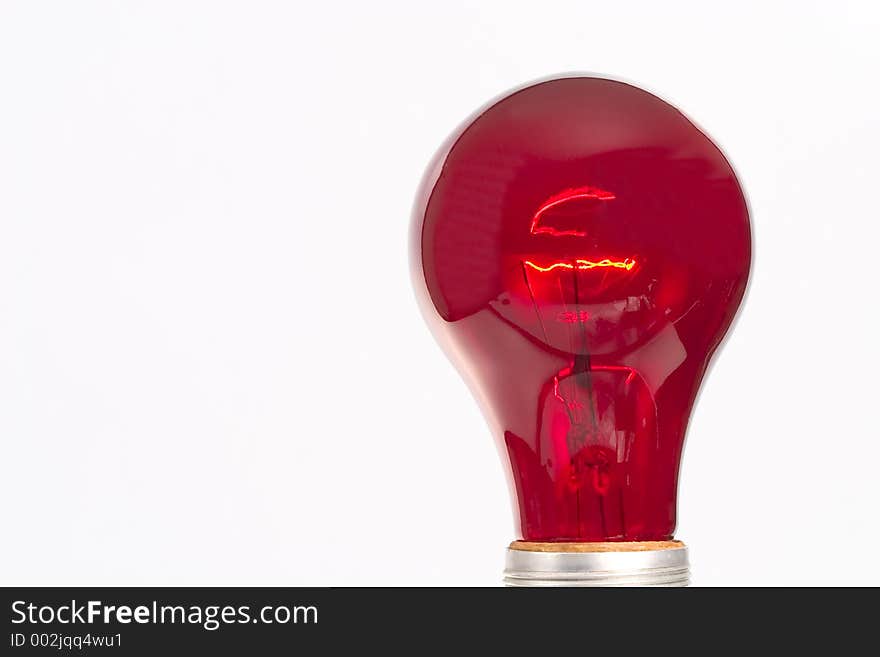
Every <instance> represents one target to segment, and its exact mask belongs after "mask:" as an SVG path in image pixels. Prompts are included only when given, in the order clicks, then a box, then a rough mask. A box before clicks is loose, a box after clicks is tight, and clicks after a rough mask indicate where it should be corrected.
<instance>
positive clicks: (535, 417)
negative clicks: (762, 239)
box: [413, 77, 751, 541]
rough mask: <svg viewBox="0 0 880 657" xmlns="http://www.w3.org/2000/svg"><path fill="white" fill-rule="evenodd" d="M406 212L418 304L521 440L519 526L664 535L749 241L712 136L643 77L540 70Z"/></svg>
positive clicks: (498, 424) (744, 216) (484, 117)
mask: <svg viewBox="0 0 880 657" xmlns="http://www.w3.org/2000/svg"><path fill="white" fill-rule="evenodd" d="M413 228H414V230H413V277H414V282H415V285H416V289H417V290H418V291H419V293H420V300H421V302H422V306H423V311H424V313H425V315H426V317H427V318H428V322H429V324H430V325H431V326H432V329H433V330H434V332H435V335H436V336H437V338H438V340H439V341H440V343H441V345H443V346H444V348H445V349H446V350H447V352H448V353H449V354H450V357H451V358H452V359H453V361H454V362H455V363H456V365H457V366H458V367H459V369H460V371H461V372H462V374H463V376H464V377H465V379H466V380H467V381H468V383H469V385H470V386H471V389H472V390H473V392H474V394H475V396H476V397H477V399H478V400H479V401H480V403H481V405H482V407H483V410H484V412H485V414H486V416H487V419H488V420H489V423H490V425H491V427H492V428H493V430H494V432H495V433H496V435H497V437H498V439H499V440H500V441H502V445H503V449H504V451H505V452H506V454H507V456H508V457H509V473H510V475H511V481H512V483H513V486H514V489H515V499H516V500H517V502H518V510H519V518H520V527H521V538H523V539H525V540H531V541H644V540H666V539H669V538H671V537H672V534H673V530H674V527H675V496H676V487H677V478H678V469H679V460H680V456H681V450H682V444H683V441H684V435H685V430H686V427H687V423H688V418H689V415H690V411H691V407H692V405H693V403H694V399H695V397H696V395H697V391H698V389H699V386H700V383H701V381H702V378H703V375H704V373H705V371H706V367H707V365H708V363H709V359H710V358H711V356H712V354H713V352H714V351H715V349H716V348H717V347H718V345H719V343H720V342H721V340H722V338H723V336H724V334H725V332H726V331H727V329H728V327H729V326H730V323H731V321H732V319H733V317H734V314H735V312H736V309H737V307H738V306H739V303H740V301H741V299H742V296H743V293H744V290H745V286H746V281H747V277H748V272H749V263H750V258H751V239H750V230H749V217H748V211H747V207H746V203H745V200H744V197H743V194H742V191H741V189H740V186H739V184H738V182H737V180H736V177H735V175H734V173H733V171H732V169H731V167H730V165H729V164H728V162H727V160H726V159H725V158H724V156H723V155H722V153H721V152H720V150H719V149H718V148H717V147H716V146H715V145H714V144H713V143H712V142H711V141H710V139H709V138H708V137H707V136H706V135H705V134H703V133H702V132H701V131H700V130H699V129H698V128H696V127H695V126H694V125H693V124H692V123H691V122H690V121H689V120H688V119H687V118H686V117H684V116H683V115H682V114H681V113H680V112H679V111H678V110H676V109H675V108H674V107H672V106H671V105H669V104H667V103H665V102H664V101H662V100H660V99H658V98H656V97H655V96H653V95H651V94H649V93H647V92H645V91H642V90H640V89H637V88H636V87H633V86H631V85H627V84H624V83H621V82H616V81H611V80H605V79H599V78H589V77H572V78H562V79H556V80H550V81H547V82H542V83H538V84H536V85H533V86H530V87H527V88H525V89H522V90H519V91H517V92H515V93H513V94H510V95H508V96H506V97H504V98H502V99H501V100H499V101H497V102H496V103H495V104H493V105H491V106H490V107H489V108H488V109H485V110H484V111H482V112H481V113H479V114H478V115H477V116H476V117H475V118H472V119H471V120H470V121H469V122H468V123H467V124H466V125H465V126H463V127H462V128H461V129H460V130H459V131H458V132H457V133H456V135H455V136H454V137H453V138H452V139H450V141H449V144H448V145H447V147H445V148H444V149H443V150H442V151H441V153H440V154H439V155H438V158H437V161H436V162H435V165H434V166H432V167H431V168H430V169H429V174H428V176H427V177H426V179H425V182H424V184H423V187H422V189H421V191H420V194H419V198H418V200H417V204H416V210H415V215H414V223H413Z"/></svg>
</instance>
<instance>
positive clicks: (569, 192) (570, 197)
mask: <svg viewBox="0 0 880 657" xmlns="http://www.w3.org/2000/svg"><path fill="white" fill-rule="evenodd" d="M577 199H594V200H596V201H613V200H614V199H615V196H614V194H612V193H611V192H606V191H605V190H604V189H599V188H598V187H575V188H573V189H566V190H563V191H561V192H559V193H558V194H554V195H553V196H551V197H550V198H548V199H547V200H546V201H544V204H543V205H542V206H541V207H540V208H538V211H537V212H535V216H534V217H533V218H532V226H531V229H530V232H531V234H532V235H538V234H540V233H547V234H548V235H554V236H557V237H558V236H562V235H572V236H575V237H583V236H585V235H586V234H587V233H586V231H583V230H575V229H572V230H558V229H556V228H553V227H552V226H540V225H539V224H540V221H541V215H543V214H544V213H545V212H547V210H550V209H551V208H555V207H556V206H558V205H562V204H563V203H568V202H569V201H574V200H577Z"/></svg>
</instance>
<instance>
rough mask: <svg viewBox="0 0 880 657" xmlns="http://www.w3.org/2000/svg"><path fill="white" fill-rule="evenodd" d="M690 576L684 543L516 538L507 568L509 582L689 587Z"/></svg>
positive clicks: (535, 584) (505, 569)
mask: <svg viewBox="0 0 880 657" xmlns="http://www.w3.org/2000/svg"><path fill="white" fill-rule="evenodd" d="M689 579H690V568H689V565H688V551H687V547H685V545H684V543H682V542H681V541H621V542H607V543H535V542H530V541H514V542H513V543H511V544H510V547H508V549H507V559H506V564H505V568H504V583H505V585H507V586H532V587H546V586H687V585H688V583H689Z"/></svg>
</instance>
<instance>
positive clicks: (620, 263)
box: [524, 258, 636, 271]
mask: <svg viewBox="0 0 880 657" xmlns="http://www.w3.org/2000/svg"><path fill="white" fill-rule="evenodd" d="M524 262H525V264H526V265H528V266H529V267H531V268H532V269H534V270H535V271H553V270H554V269H580V270H584V269H596V268H597V267H613V268H615V269H625V270H626V271H630V270H631V269H632V268H633V267H635V266H636V261H635V260H633V259H632V258H627V259H626V260H611V259H609V258H603V259H602V260H599V261H598V262H596V261H593V260H575V261H574V262H554V263H553V264H552V265H548V266H547V267H542V266H541V265H536V264H535V263H534V262H532V261H531V260H526V261H524Z"/></svg>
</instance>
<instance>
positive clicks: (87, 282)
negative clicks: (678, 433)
mask: <svg viewBox="0 0 880 657" xmlns="http://www.w3.org/2000/svg"><path fill="white" fill-rule="evenodd" d="M878 33H880V13H878V9H877V6H876V4H874V3H868V2H864V3H846V2H833V3H832V2H824V3H813V2H790V3H768V2H753V3H750V2H738V3H727V4H726V5H720V4H718V3H706V2H662V3H656V2H628V3H627V2H583V1H582V2H572V3H564V2H551V1H544V2H528V3H523V4H521V5H520V4H515V3H512V2H501V1H499V2H483V3H459V2H450V1H446V2H437V3H419V2H398V3H394V2H378V1H373V2H348V3H339V2H336V3H334V2H324V3H319V2H308V3H297V2H277V3H273V2H217V1H216V0H212V1H210V2H207V1H206V2H157V1H155V0H152V1H149V2H147V1H144V2H109V1H108V2H77V3H71V2H32V1H21V2H10V1H6V2H3V3H2V4H0V446H2V455H0V519H2V520H0V526H2V529H0V583H2V584H7V585H10V584H18V585H50V584H70V585H77V584H83V585H84V584H92V585H116V584H120V585H121V584H126V585H129V584H131V585H133V584H144V585H148V584H157V585H160V584H166V585H196V584H205V585H221V584H229V585H244V584H252V585H270V584H273V585H296V584H314V585H360V584H403V585H407V584H479V585H482V584H485V585H493V584H497V583H498V582H499V580H500V569H501V567H502V552H503V548H504V546H505V545H506V543H507V542H508V541H509V540H510V539H511V538H512V537H513V533H514V529H513V519H512V515H511V512H510V506H509V501H508V497H507V490H506V483H505V481H504V478H503V474H502V469H501V466H500V461H499V460H498V456H497V454H496V450H495V447H494V445H493V441H492V438H491V437H490V435H489V433H488V430H487V429H486V427H485V424H484V421H483V419H482V416H481V415H480V413H479V411H478V410H477V408H476V405H475V404H474V402H473V400H472V399H471V397H470V395H469V393H468V392H467V390H466V388H465V386H464V385H463V384H462V382H461V381H460V380H459V378H458V375H457V374H456V373H455V372H454V371H453V369H452V367H451V366H450V365H449V364H448V362H447V361H446V359H445V357H444V356H443V354H442V353H441V352H440V350H439V349H438V348H437V347H436V345H435V344H434V342H433V340H432V338H431V337H430V334H429V332H428V330H427V329H426V327H425V326H424V324H423V321H422V318H421V317H420V315H419V313H418V310H417V308H416V304H415V302H414V300H413V296H412V293H411V288H410V281H409V273H408V262H407V259H408V252H407V230H408V223H409V213H410V207H411V203H412V199H413V194H414V192H415V189H416V186H417V183H418V181H419V178H420V176H421V174H422V170H423V169H424V167H425V166H426V165H427V163H428V161H429V159H430V157H431V155H432V154H433V152H434V150H435V149H436V148H437V147H438V146H439V145H440V143H441V142H442V140H443V139H444V138H445V137H446V135H447V134H448V133H449V132H451V131H452V130H453V129H454V128H455V127H456V125H457V124H458V123H459V122H460V121H462V120H463V119H464V118H465V117H467V116H468V115H469V114H470V112H471V111H472V110H474V109H475V108H477V107H478V106H480V105H481V104H483V103H484V102H486V101H487V100H489V99H490V98H492V97H493V96H495V95H497V94H499V93H501V92H503V91H504V90H505V89H507V88H509V87H512V86H515V85H518V84H520V83H522V82H524V81H528V80H530V79H533V78H538V77H542V76H546V75H548V74H553V73H560V72H566V71H593V72H598V73H603V74H606V75H610V76H615V77H619V78H623V79H625V80H630V81H632V82H635V83H636V84H640V85H643V86H645V87H646V88H648V89H649V90H652V91H654V92H656V93H659V94H660V95H661V96H663V97H665V98H666V99H668V100H670V101H671V102H673V103H675V104H676V105H678V106H679V107H680V108H682V109H683V110H684V111H685V112H686V113H687V114H689V115H690V116H691V117H693V118H694V119H695V120H696V121H697V122H698V123H699V124H700V125H701V126H702V127H703V128H705V129H706V130H708V132H709V133H710V134H711V135H712V136H713V137H714V138H715V139H716V140H717V141H718V143H720V144H721V145H722V147H723V148H725V150H726V152H727V154H728V156H729V157H730V159H731V161H732V162H733V164H734V166H735V167H736V168H737V170H738V172H739V174H740V177H741V181H742V183H743V185H744V187H745V188H746V191H747V193H748V196H749V199H750V203H751V208H752V212H753V222H754V234H755V241H756V244H755V246H756V259H755V264H754V268H753V277H752V281H751V289H750V292H749V295H748V297H747V303H746V305H745V307H744V309H743V312H742V314H741V316H740V321H739V323H738V325H737V326H736V330H735V331H734V333H733V335H732V337H731V338H730V340H729V341H728V343H727V345H726V347H725V348H724V350H723V351H722V352H721V354H720V357H719V359H718V361H717V363H716V366H715V367H714V368H713V370H712V372H711V375H710V377H709V380H708V381H707V383H706V385H705V387H704V389H703V394H702V396H701V398H700V401H699V404H698V408H697V409H696V411H695V414H694V416H693V421H692V424H691V427H690V431H689V435H688V445H687V450H686V455H685V460H684V470H683V476H682V482H681V489H680V496H679V497H680V507H679V517H680V523H679V529H678V532H677V535H678V536H679V537H680V538H682V539H684V540H685V541H687V542H688V543H689V544H690V545H691V549H692V563H693V568H694V579H695V583H697V584H713V585H737V584H772V585H782V584H874V585H878V584H880V572H878V567H877V564H878V560H877V557H876V545H877V544H878V541H880V522H878V502H880V484H878V480H880V476H878V469H880V431H878V420H877V408H878V404H880V402H878V397H877V393H878V385H877V369H878V365H880V353H878V337H880V336H878V320H880V316H878V315H880V313H878V292H877V290H878V285H877V283H878V274H877V268H878V260H877V251H878V249H877V240H878V238H880V217H878V188H880V165H878V161H877V153H878V151H880V120H878V115H880V93H878V84H877V70H878V64H880V46H878V40H877V34H878ZM829 555H831V556H833V559H831V558H829Z"/></svg>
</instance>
